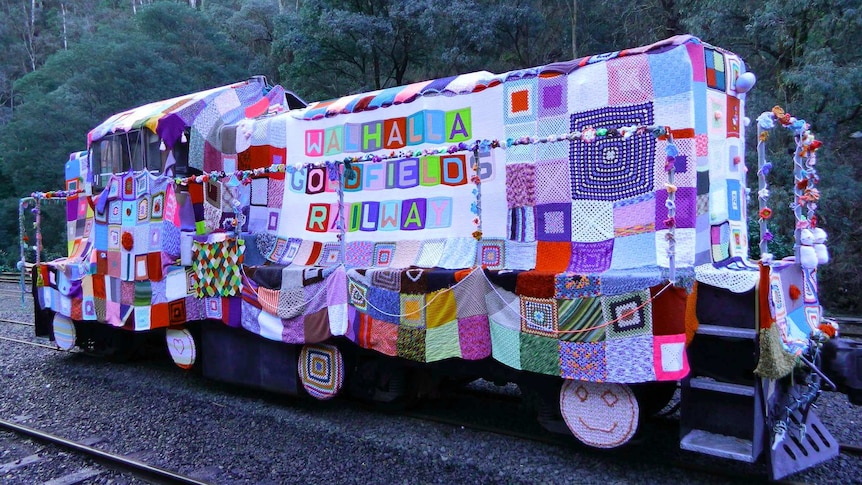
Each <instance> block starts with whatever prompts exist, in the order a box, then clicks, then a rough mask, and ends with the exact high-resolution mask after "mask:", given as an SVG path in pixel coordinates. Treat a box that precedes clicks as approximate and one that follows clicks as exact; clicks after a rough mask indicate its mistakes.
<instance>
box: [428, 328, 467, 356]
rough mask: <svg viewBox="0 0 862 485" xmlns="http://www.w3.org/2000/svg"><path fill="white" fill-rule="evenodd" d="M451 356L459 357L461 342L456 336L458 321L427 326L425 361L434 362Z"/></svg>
mask: <svg viewBox="0 0 862 485" xmlns="http://www.w3.org/2000/svg"><path fill="white" fill-rule="evenodd" d="M451 357H456V358H460V357H461V344H460V341H459V338H458V322H454V321H453V322H449V323H447V324H445V325H440V326H435V327H433V328H432V327H430V326H429V327H428V331H427V333H426V334H425V361H426V362H435V361H438V360H443V359H448V358H451Z"/></svg>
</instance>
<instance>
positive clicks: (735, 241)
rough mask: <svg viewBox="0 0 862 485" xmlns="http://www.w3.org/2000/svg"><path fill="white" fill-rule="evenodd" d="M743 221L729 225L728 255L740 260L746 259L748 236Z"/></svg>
mask: <svg viewBox="0 0 862 485" xmlns="http://www.w3.org/2000/svg"><path fill="white" fill-rule="evenodd" d="M746 229H747V227H746V223H745V221H744V220H743V221H741V222H740V221H733V222H731V223H730V255H731V256H736V257H740V258H746V257H748V234H747V231H746Z"/></svg>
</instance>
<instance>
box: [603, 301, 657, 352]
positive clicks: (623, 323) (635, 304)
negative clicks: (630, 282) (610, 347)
mask: <svg viewBox="0 0 862 485" xmlns="http://www.w3.org/2000/svg"><path fill="white" fill-rule="evenodd" d="M649 298H650V293H649V291H648V290H644V291H637V292H634V293H626V294H623V295H615V296H603V297H602V298H601V300H602V315H603V316H604V319H605V323H608V324H609V325H608V326H607V327H606V332H605V333H606V335H607V338H608V340H612V339H618V338H625V337H633V336H635V335H652V332H653V327H652V307H651V306H650V303H649Z"/></svg>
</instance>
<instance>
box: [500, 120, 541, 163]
mask: <svg viewBox="0 0 862 485" xmlns="http://www.w3.org/2000/svg"><path fill="white" fill-rule="evenodd" d="M535 135H536V124H535V123H534V122H529V123H521V124H516V125H506V139H513V140H517V139H519V138H524V137H528V136H535ZM535 160H536V145H535V144H533V143H529V144H526V145H515V146H511V147H509V148H508V149H507V150H506V162H507V163H516V162H533V161H535Z"/></svg>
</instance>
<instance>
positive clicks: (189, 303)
mask: <svg viewBox="0 0 862 485" xmlns="http://www.w3.org/2000/svg"><path fill="white" fill-rule="evenodd" d="M185 306H186V321H187V322H192V321H195V320H203V319H204V318H206V317H205V314H204V307H203V300H202V299H200V298H198V297H196V296H187V297H186V301H185Z"/></svg>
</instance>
